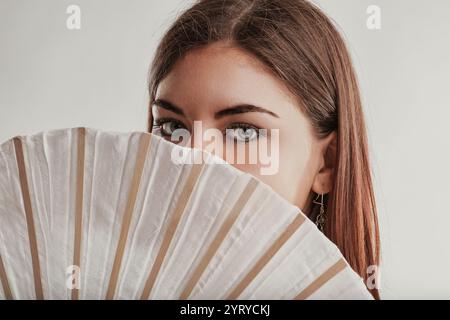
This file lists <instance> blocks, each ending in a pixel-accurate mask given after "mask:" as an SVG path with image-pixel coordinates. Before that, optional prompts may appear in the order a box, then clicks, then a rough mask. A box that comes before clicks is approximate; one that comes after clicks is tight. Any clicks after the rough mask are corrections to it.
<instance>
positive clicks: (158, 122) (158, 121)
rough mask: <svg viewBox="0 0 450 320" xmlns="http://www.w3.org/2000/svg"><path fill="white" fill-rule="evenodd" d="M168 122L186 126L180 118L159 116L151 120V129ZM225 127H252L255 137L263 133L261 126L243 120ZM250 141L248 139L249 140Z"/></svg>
mask: <svg viewBox="0 0 450 320" xmlns="http://www.w3.org/2000/svg"><path fill="white" fill-rule="evenodd" d="M168 122H174V123H176V124H178V125H181V126H182V127H184V128H186V126H185V125H184V124H183V122H181V121H180V120H177V119H174V118H159V119H155V120H154V121H153V129H160V130H161V129H162V128H161V127H162V125H164V124H165V123H168ZM226 129H244V130H247V129H254V130H255V131H256V139H258V138H260V137H261V136H263V135H264V134H263V133H261V132H260V131H259V130H260V129H261V128H259V127H257V126H254V125H252V124H249V123H245V122H233V123H232V124H231V125H230V126H228V127H227V128H226ZM161 134H162V135H163V136H170V135H167V134H164V132H162V131H161ZM224 134H225V132H224ZM249 141H250V140H249ZM249 141H245V143H248V142H249Z"/></svg>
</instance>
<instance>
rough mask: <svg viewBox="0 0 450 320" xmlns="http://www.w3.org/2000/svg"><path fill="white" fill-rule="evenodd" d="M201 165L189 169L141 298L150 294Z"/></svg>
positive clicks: (143, 298)
mask: <svg viewBox="0 0 450 320" xmlns="http://www.w3.org/2000/svg"><path fill="white" fill-rule="evenodd" d="M203 167H204V163H202V164H193V165H192V168H191V171H190V173H189V177H188V179H187V182H186V184H185V185H184V188H183V190H182V192H181V194H180V197H179V199H178V203H177V206H176V208H175V210H174V213H173V216H172V219H171V221H170V223H169V225H168V227H167V230H166V232H165V234H164V238H163V241H162V243H161V246H160V248H159V251H158V255H157V256H156V259H155V261H154V262H153V266H152V269H151V271H150V274H149V276H148V278H147V281H146V282H145V286H144V289H143V291H142V295H141V300H146V299H148V298H149V296H150V293H151V291H152V289H153V285H154V284H155V281H156V277H157V276H158V273H159V270H160V269H161V266H162V263H163V261H164V258H165V256H166V253H167V250H168V249H169V246H170V243H171V242H172V238H173V236H174V234H175V231H176V229H177V226H178V223H179V222H180V220H181V217H182V215H183V212H184V210H185V208H186V205H187V203H188V201H189V199H190V196H191V194H192V190H193V189H194V186H195V184H196V183H197V180H198V177H199V176H200V173H201V172H202V169H203Z"/></svg>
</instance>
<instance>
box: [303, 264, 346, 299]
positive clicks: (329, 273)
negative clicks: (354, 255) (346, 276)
mask: <svg viewBox="0 0 450 320" xmlns="http://www.w3.org/2000/svg"><path fill="white" fill-rule="evenodd" d="M346 266H347V263H346V262H345V260H344V259H343V258H340V259H339V260H338V261H337V262H336V263H335V264H333V265H332V266H331V267H329V268H328V269H327V270H326V271H325V272H324V273H322V274H321V275H320V276H319V277H318V278H317V279H316V280H314V281H313V282H312V283H311V284H310V285H309V286H307V287H306V288H305V289H303V291H302V292H300V293H299V294H298V295H297V296H296V297H295V298H294V300H304V299H307V298H308V297H309V296H311V295H312V294H313V293H314V292H316V291H317V290H318V289H319V288H320V287H322V286H323V285H324V284H325V283H327V282H328V281H329V280H330V279H331V278H333V277H334V276H335V275H337V274H338V273H339V272H340V271H342V270H344V269H345V267H346Z"/></svg>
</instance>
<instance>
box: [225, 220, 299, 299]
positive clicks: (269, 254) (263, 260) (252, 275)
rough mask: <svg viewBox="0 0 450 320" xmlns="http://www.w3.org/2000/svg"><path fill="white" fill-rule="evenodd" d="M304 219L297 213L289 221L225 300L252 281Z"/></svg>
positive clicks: (235, 297)
mask: <svg viewBox="0 0 450 320" xmlns="http://www.w3.org/2000/svg"><path fill="white" fill-rule="evenodd" d="M304 221H305V216H304V215H303V214H300V213H299V214H298V215H297V216H296V217H295V219H294V220H293V221H292V222H291V223H290V225H289V226H288V227H287V228H286V230H285V231H284V232H283V233H282V234H281V235H280V236H279V237H278V239H277V240H276V241H275V242H274V243H273V244H272V246H271V247H270V248H269V249H268V250H267V251H266V252H265V253H264V255H263V256H262V257H261V258H260V259H259V260H258V261H257V262H256V264H255V265H254V266H253V268H252V269H250V271H249V272H248V273H247V275H246V276H245V277H244V278H243V279H242V280H241V282H240V283H239V284H238V285H237V286H236V287H235V288H234V289H233V291H232V292H231V293H230V294H229V295H228V297H227V300H235V299H237V298H238V297H239V295H240V294H241V293H242V291H244V290H245V288H247V286H248V285H249V284H250V283H251V282H252V281H253V279H254V278H256V276H257V275H258V274H259V273H260V272H261V270H262V269H263V268H264V267H265V266H266V265H267V264H268V263H269V261H270V260H271V259H272V257H273V256H274V255H275V254H276V253H277V252H278V250H280V248H281V247H282V246H283V245H284V244H285V243H286V242H287V241H288V240H289V238H290V237H291V236H292V235H293V234H294V233H295V231H297V230H298V228H300V226H301V225H302V224H303V222H304Z"/></svg>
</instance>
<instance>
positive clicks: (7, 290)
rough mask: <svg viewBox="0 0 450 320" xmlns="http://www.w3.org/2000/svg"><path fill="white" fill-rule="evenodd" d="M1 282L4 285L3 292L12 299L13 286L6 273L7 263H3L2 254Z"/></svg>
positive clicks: (0, 266)
mask: <svg viewBox="0 0 450 320" xmlns="http://www.w3.org/2000/svg"><path fill="white" fill-rule="evenodd" d="M0 283H1V284H2V287H3V292H4V294H5V297H6V299H7V300H12V299H13V296H12V293H11V287H10V286H9V282H8V277H7V275H6V270H5V265H4V264H3V260H2V256H0Z"/></svg>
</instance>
